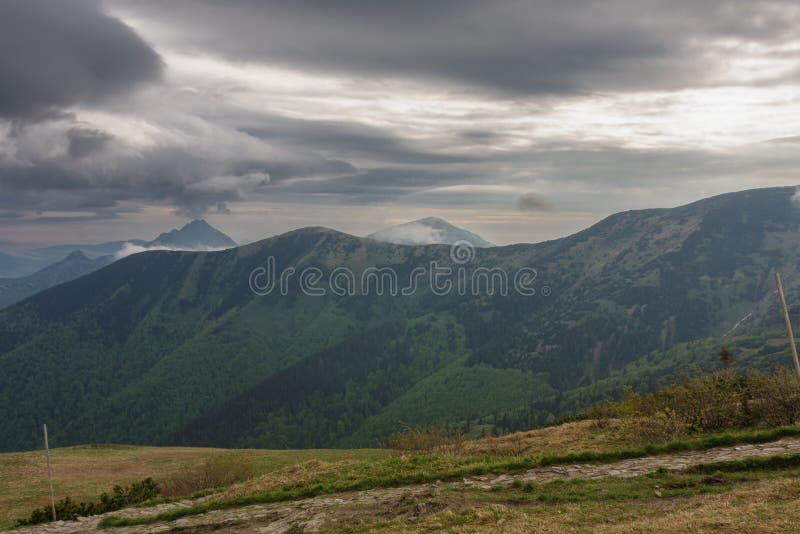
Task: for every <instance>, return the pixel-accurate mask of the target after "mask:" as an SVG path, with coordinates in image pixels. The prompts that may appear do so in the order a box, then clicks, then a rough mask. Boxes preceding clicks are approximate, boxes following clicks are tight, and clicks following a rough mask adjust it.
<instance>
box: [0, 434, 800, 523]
mask: <svg viewBox="0 0 800 534" xmlns="http://www.w3.org/2000/svg"><path fill="white" fill-rule="evenodd" d="M792 453H800V438H797V437H795V438H785V439H782V440H779V441H774V442H771V443H763V444H756V445H750V444H747V445H737V446H731V447H718V448H715V449H709V450H706V451H690V452H684V453H677V454H665V455H657V456H647V457H643V458H635V459H631V460H621V461H618V462H611V463H606V464H572V465H559V466H551V467H541V468H535V469H531V470H529V471H526V472H523V473H517V474H513V475H511V474H509V475H500V476H496V475H486V476H478V477H471V478H467V479H464V480H462V481H454V482H445V483H439V484H425V485H417V486H407V487H401V488H381V489H374V490H367V491H361V492H355V493H343V494H338V495H330V496H324V497H314V498H310V499H303V500H298V501H291V502H285V503H273V504H263V505H251V506H244V507H241V508H232V509H227V510H216V511H212V512H208V513H205V514H202V515H196V516H187V517H184V518H181V519H178V520H176V521H171V522H165V523H156V524H152V525H142V526H137V527H127V528H118V529H108V532H115V533H117V532H119V533H133V532H137V533H155V532H169V531H171V530H174V529H182V530H184V529H185V530H186V531H208V532H210V531H212V530H218V529H220V528H223V529H227V530H235V531H237V532H260V533H273V532H274V533H279V532H288V531H290V530H293V531H303V532H315V531H318V530H320V529H321V528H322V527H323V525H327V524H329V523H330V522H331V521H338V522H339V523H340V524H341V523H343V522H344V523H346V522H347V521H348V519H349V518H355V517H356V516H357V515H361V516H363V515H364V514H365V513H369V512H370V510H372V511H374V514H376V515H381V516H385V517H386V519H390V518H395V517H402V516H405V517H406V518H408V519H410V520H413V519H414V517H416V516H419V515H421V514H423V513H427V512H430V511H435V510H436V509H437V503H436V497H437V496H438V495H439V492H440V491H441V490H442V489H443V488H457V487H477V488H481V489H487V490H488V489H491V488H492V487H494V486H506V485H510V484H512V483H513V482H514V481H516V480H519V481H521V482H534V483H540V482H549V481H551V480H557V479H568V478H586V479H596V478H603V477H635V476H639V475H643V474H646V473H650V472H653V471H656V470H658V469H659V468H666V469H674V470H683V469H686V468H687V467H690V466H693V465H698V464H703V463H712V462H724V461H730V460H741V459H744V458H755V457H766V456H774V455H780V454H792ZM192 504H194V503H193V502H192V501H181V502H178V503H169V504H163V505H158V506H154V507H149V508H130V509H126V510H120V511H118V512H113V513H112V514H109V515H115V516H123V517H137V516H145V515H152V514H155V513H158V512H162V511H165V510H170V509H174V508H179V507H188V506H191V505H192ZM354 510H358V513H357V514H356V513H353V511H354ZM102 517H103V516H95V517H90V518H82V519H81V520H80V521H59V522H57V523H50V524H47V525H42V526H37V527H29V528H25V529H19V530H17V531H14V532H19V533H35V532H49V533H57V534H62V533H63V534H67V533H77V532H93V531H97V525H98V523H99V522H100V519H101V518H102Z"/></svg>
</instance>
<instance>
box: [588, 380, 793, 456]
mask: <svg viewBox="0 0 800 534" xmlns="http://www.w3.org/2000/svg"><path fill="white" fill-rule="evenodd" d="M583 414H584V415H585V416H586V417H592V418H598V419H603V418H609V417H614V418H621V419H623V420H624V421H625V428H626V430H627V431H628V433H629V434H630V435H631V436H632V437H634V436H636V437H638V438H640V439H641V440H642V441H645V442H651V443H662V442H665V441H669V440H673V439H676V438H679V437H681V436H685V435H687V434H689V433H691V432H699V431H704V432H713V431H719V430H725V429H732V428H748V427H753V426H761V427H774V426H781V425H791V424H794V423H795V422H796V421H797V420H798V418H799V417H800V383H798V380H797V378H796V377H795V375H794V374H793V372H792V371H790V370H789V369H787V368H785V367H779V368H777V369H776V370H775V372H773V373H764V372H762V371H750V372H749V373H746V374H740V373H737V372H735V371H734V370H732V369H730V368H726V369H723V370H721V371H718V372H716V373H713V374H708V375H701V376H690V377H686V378H684V380H682V381H681V382H679V383H676V384H673V385H671V386H668V387H665V388H663V389H660V390H658V391H655V392H653V393H649V394H646V395H641V394H639V393H636V392H635V391H633V389H632V388H630V387H626V388H625V389H624V390H623V394H622V398H621V399H620V400H619V401H609V402H604V403H601V404H597V405H594V406H590V407H589V408H587V409H585V410H584V411H583Z"/></svg>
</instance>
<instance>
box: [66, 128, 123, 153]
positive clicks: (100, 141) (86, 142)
mask: <svg viewBox="0 0 800 534" xmlns="http://www.w3.org/2000/svg"><path fill="white" fill-rule="evenodd" d="M113 138H114V137H113V136H112V135H110V134H108V133H106V132H103V131H101V130H97V129H95V128H84V127H80V126H75V127H72V128H70V129H69V131H67V141H68V142H69V145H68V148H67V151H68V152H69V155H70V156H72V157H73V158H76V159H80V158H82V157H85V156H88V155H89V154H92V153H93V152H97V151H99V150H101V149H102V148H103V147H105V146H106V145H107V144H108V143H109V142H110V141H111V140H112V139H113Z"/></svg>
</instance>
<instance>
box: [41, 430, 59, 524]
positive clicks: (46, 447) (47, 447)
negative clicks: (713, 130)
mask: <svg viewBox="0 0 800 534" xmlns="http://www.w3.org/2000/svg"><path fill="white" fill-rule="evenodd" d="M44 450H45V454H46V455H47V481H48V482H49V483H50V510H52V512H53V521H55V520H56V498H55V495H54V494H53V472H52V471H51V470H50V444H49V443H48V442H47V423H45V424H44Z"/></svg>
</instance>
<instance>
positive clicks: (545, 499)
mask: <svg viewBox="0 0 800 534" xmlns="http://www.w3.org/2000/svg"><path fill="white" fill-rule="evenodd" d="M787 436H800V426H786V427H779V428H774V429H768V430H737V431H730V432H725V433H716V434H710V435H704V436H699V437H693V438H691V439H684V440H675V441H671V442H668V443H665V444H660V445H652V444H647V445H642V444H641V443H640V442H636V441H633V440H632V439H631V438H629V437H628V438H626V437H623V436H622V435H621V434H620V433H619V432H618V431H617V429H616V428H615V426H614V422H613V421H612V422H606V423H604V424H603V425H597V424H595V422H593V421H579V422H573V423H566V424H564V425H559V426H556V427H551V428H543V429H538V430H534V431H529V432H524V433H520V434H518V435H513V436H506V437H503V438H499V439H498V438H490V439H486V440H479V441H476V442H469V443H468V444H467V445H466V446H465V448H464V451H463V452H462V453H461V454H399V453H396V452H391V451H386V450H374V449H364V450H287V451H270V450H252V449H250V450H238V451H234V452H231V451H224V450H221V449H205V448H188V447H134V446H122V445H96V446H80V447H68V448H61V449H54V450H52V451H51V457H52V462H53V474H54V479H55V489H56V495H57V498H61V497H64V496H67V495H69V496H71V497H72V498H73V499H75V500H81V499H90V498H94V497H96V496H97V495H98V494H99V493H101V492H103V491H108V490H110V489H111V487H113V486H114V485H115V484H128V483H131V482H134V481H137V480H141V479H142V478H145V477H153V478H155V479H156V480H159V481H164V480H168V479H169V478H170V477H172V476H174V475H179V474H180V473H181V472H186V471H187V470H191V469H192V468H194V467H196V466H200V465H202V464H203V463H204V462H206V461H208V459H210V458H214V457H219V455H221V454H228V455H230V454H235V455H236V458H237V459H238V460H240V461H242V462H246V463H248V465H249V466H250V467H251V468H252V469H251V474H252V477H251V478H250V479H249V480H246V481H244V482H241V483H238V484H234V485H232V486H230V487H228V488H222V489H221V490H219V491H217V493H216V494H214V495H213V496H212V497H211V498H210V500H208V501H206V502H203V503H198V504H195V505H194V506H192V507H188V508H180V509H176V510H171V511H168V512H165V513H162V514H159V515H154V516H146V517H141V518H137V519H135V520H123V519H115V518H113V517H110V518H107V519H106V520H105V521H104V526H123V525H130V524H144V523H152V522H155V521H165V520H166V521H169V520H174V519H177V518H179V517H186V516H190V515H196V514H201V513H204V512H207V511H210V510H216V509H224V508H232V507H237V506H241V505H245V504H252V503H268V502H278V501H289V500H294V499H297V498H302V497H308V496H314V495H321V494H331V493H337V492H342V491H349V490H362V489H370V488H381V487H399V486H404V485H411V484H417V483H425V482H434V481H436V480H448V479H449V480H452V479H459V478H460V477H464V476H470V475H480V474H487V473H497V474H500V473H513V472H520V471H523V470H525V469H530V468H533V467H540V466H548V465H557V464H569V463H585V462H609V461H615V460H620V459H626V458H637V457H642V456H649V455H654V454H667V453H671V452H679V451H686V450H703V449H709V448H713V447H717V446H724V445H733V444H738V443H764V442H769V441H774V440H777V439H780V438H782V437H787ZM510 450H513V451H514V453H513V454H512V453H510V452H509V451H510ZM788 462H789V463H787V464H778V463H776V464H774V465H773V464H764V463H763V462H762V463H755V464H753V465H749V464H741V465H732V466H727V467H726V466H723V465H713V466H709V467H708V469H709V470H711V471H709V472H706V471H702V470H696V471H695V472H693V473H686V474H680V475H678V474H667V473H661V474H659V475H658V476H659V477H661V478H660V479H656V478H653V477H649V478H643V479H641V480H638V479H637V480H630V479H629V480H624V481H619V480H613V479H608V480H603V481H583V482H581V481H574V482H568V483H565V484H560V483H552V484H549V485H545V486H536V487H533V486H531V487H513V488H509V489H508V490H503V491H500V492H479V493H478V494H474V493H470V492H469V491H467V492H462V493H463V494H461V495H454V494H450V495H448V496H447V508H448V510H449V511H448V512H443V514H445V515H441V514H427V515H426V516H425V521H439V520H440V521H442V522H441V523H440V526H441V528H444V529H448V528H450V527H451V526H454V524H453V521H455V524H462V525H465V526H466V525H471V524H473V523H476V522H477V524H481V522H482V521H483V520H482V519H480V518H481V517H482V516H481V513H482V512H481V513H478V512H476V509H478V510H484V509H485V510H488V509H494V508H493V507H497V506H506V507H507V506H511V509H510V510H508V511H507V512H504V513H505V514H506V515H508V517H509V521H511V520H512V518H516V519H514V521H517V520H519V521H520V524H519V527H520V528H522V529H523V530H525V529H527V528H528V527H530V526H532V525H531V523H529V520H530V517H529V516H528V515H525V514H523V515H521V516H520V515H519V514H518V513H517V512H516V511H514V510H516V509H517V508H518V507H519V505H520V504H525V503H527V504H529V505H531V504H535V505H537V506H541V505H546V504H559V506H560V503H566V504H569V506H578V507H583V508H585V509H589V508H591V507H592V506H595V505H596V502H598V501H608V500H614V501H615V503H620V504H619V506H621V507H622V508H620V509H628V508H630V509H635V508H636V507H637V506H638V505H637V502H636V501H639V500H650V499H652V498H653V495H652V493H653V491H655V490H654V488H656V489H657V488H658V487H667V489H666V490H664V491H660V493H661V495H660V496H659V497H663V498H670V497H681V498H696V496H698V495H705V494H709V495H710V494H716V493H719V492H729V491H732V490H737V491H738V490H739V489H741V488H742V487H744V486H748V484H749V486H748V487H750V486H752V484H754V483H756V482H758V483H759V484H768V483H773V482H774V480H777V479H778V478H780V479H781V480H783V478H785V477H786V476H788V475H789V474H791V475H792V476H794V475H796V474H797V473H796V471H798V470H800V458H792V459H790V460H788ZM710 472H713V473H712V479H709V476H710V475H709V473H710ZM755 472H757V473H758V474H753V473H755ZM742 473H749V474H747V475H745V474H742ZM713 477H716V478H713ZM717 479H720V480H722V481H723V482H719V481H718V480H717ZM0 481H2V484H0V528H8V527H11V526H12V525H13V523H14V521H15V520H16V519H18V518H20V517H23V516H26V515H27V514H28V513H29V512H30V511H31V510H32V509H33V508H36V507H39V506H41V505H43V504H45V503H46V502H47V481H46V466H45V459H44V455H43V453H42V452H41V451H36V452H25V453H7V454H0ZM770 481H771V482H770ZM670 488H671V489H670ZM509 503H512V504H510V505H509ZM514 503H516V504H514ZM593 503H594V504H593ZM621 503H624V504H621ZM616 506H617V504H615V507H616ZM587 507H588V508H587ZM461 508H464V509H465V511H464V514H465V515H463V516H460V515H459V513H460V512H458V510H459V509H461ZM549 508H550V509H551V512H554V510H555V509H554V508H553V507H552V506H550V507H549ZM583 508H582V509H583ZM467 510H468V511H467ZM537 513H540V512H537ZM541 513H544V512H541ZM576 513H577V512H576ZM581 513H584V512H581ZM587 513H588V512H587ZM447 514H450V515H447ZM453 514H455V515H453ZM476 514H477V515H476ZM440 516H441V517H440ZM437 517H438V519H436V518H437ZM493 517H494V516H493ZM373 526H374V527H378V528H385V529H387V530H389V531H392V530H394V529H395V528H399V525H398V524H396V523H394V522H391V521H390V522H387V523H385V524H381V525H373ZM429 526H432V525H429ZM343 528H344V529H345V530H348V528H347V527H343ZM466 530H467V531H468V530H469V528H467V529H466Z"/></svg>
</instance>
